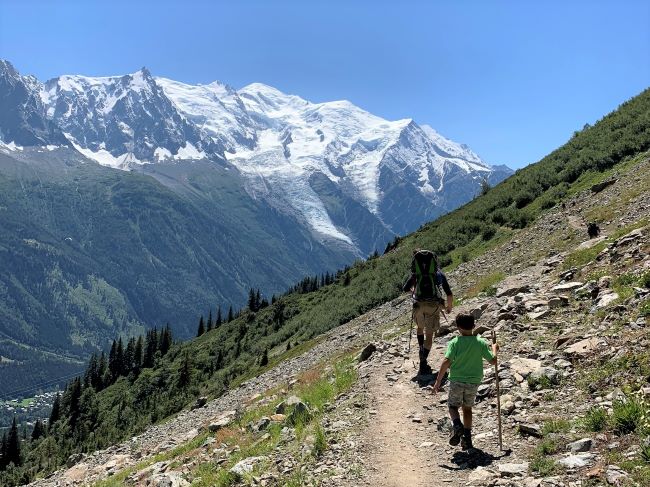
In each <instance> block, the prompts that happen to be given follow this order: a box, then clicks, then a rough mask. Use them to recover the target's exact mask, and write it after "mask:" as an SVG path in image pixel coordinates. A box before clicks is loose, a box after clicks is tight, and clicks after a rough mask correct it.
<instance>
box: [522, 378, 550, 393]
mask: <svg viewBox="0 0 650 487" xmlns="http://www.w3.org/2000/svg"><path fill="white" fill-rule="evenodd" d="M526 380H527V381H528V387H529V388H530V390H531V391H541V390H542V389H550V388H551V387H552V386H553V383H552V382H551V379H549V378H548V377H547V376H545V375H542V376H540V377H538V378H533V377H531V376H530V375H529V376H528V379H526Z"/></svg>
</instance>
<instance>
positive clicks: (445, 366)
mask: <svg viewBox="0 0 650 487" xmlns="http://www.w3.org/2000/svg"><path fill="white" fill-rule="evenodd" d="M450 365H451V360H449V359H448V358H445V359H444V360H443V361H442V363H441V364H440V370H439V371H438V377H436V383H435V385H434V386H433V393H434V394H436V393H437V392H438V391H439V390H440V384H441V383H442V378H443V377H444V376H445V374H446V373H447V370H449V366H450Z"/></svg>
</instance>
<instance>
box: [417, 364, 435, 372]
mask: <svg viewBox="0 0 650 487" xmlns="http://www.w3.org/2000/svg"><path fill="white" fill-rule="evenodd" d="M431 372H432V371H431V366H430V365H429V364H428V363H426V362H420V368H419V369H418V374H419V375H427V374H430V373H431Z"/></svg>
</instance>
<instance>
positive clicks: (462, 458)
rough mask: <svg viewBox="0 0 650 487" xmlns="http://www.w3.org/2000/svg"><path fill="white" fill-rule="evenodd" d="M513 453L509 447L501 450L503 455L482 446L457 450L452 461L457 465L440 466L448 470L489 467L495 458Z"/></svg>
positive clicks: (498, 458)
mask: <svg viewBox="0 0 650 487" xmlns="http://www.w3.org/2000/svg"><path fill="white" fill-rule="evenodd" d="M511 453H512V450H510V449H508V450H506V451H503V452H501V455H499V456H496V457H495V456H494V455H492V454H491V453H488V452H486V451H483V450H481V449H480V448H472V449H470V450H467V451H457V452H456V453H454V454H453V456H452V457H451V462H452V463H453V464H454V465H455V466H451V465H440V467H441V468H444V469H446V470H468V469H475V468H476V467H487V466H488V465H491V464H492V463H493V462H494V461H495V460H500V459H502V458H505V457H509V456H510V454H511Z"/></svg>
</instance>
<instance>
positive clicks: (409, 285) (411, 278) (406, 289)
mask: <svg viewBox="0 0 650 487" xmlns="http://www.w3.org/2000/svg"><path fill="white" fill-rule="evenodd" d="M414 285H415V276H414V275H413V274H411V275H410V276H409V278H408V279H407V280H406V282H405V283H404V286H402V291H404V292H405V293H408V292H411V290H412V289H413V286H414Z"/></svg>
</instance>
